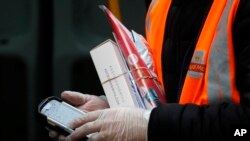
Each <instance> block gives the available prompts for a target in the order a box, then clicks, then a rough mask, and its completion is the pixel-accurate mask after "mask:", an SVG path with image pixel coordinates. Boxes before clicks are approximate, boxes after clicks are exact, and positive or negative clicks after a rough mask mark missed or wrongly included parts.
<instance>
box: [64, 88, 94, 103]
mask: <svg viewBox="0 0 250 141" xmlns="http://www.w3.org/2000/svg"><path fill="white" fill-rule="evenodd" d="M61 97H62V99H63V100H65V101H67V102H69V103H70V104H73V105H82V104H85V103H86V102H87V100H88V97H89V95H87V94H82V93H79V92H72V91H64V92H62V94H61Z"/></svg>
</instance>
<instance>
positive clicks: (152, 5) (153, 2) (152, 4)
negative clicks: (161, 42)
mask: <svg viewBox="0 0 250 141" xmlns="http://www.w3.org/2000/svg"><path fill="white" fill-rule="evenodd" d="M157 1H158V0H153V1H152V2H151V4H150V7H149V9H148V14H147V17H146V28H147V31H148V33H150V26H151V23H150V13H151V10H152V9H153V7H154V6H155V4H156V2H157ZM148 35H150V34H148Z"/></svg>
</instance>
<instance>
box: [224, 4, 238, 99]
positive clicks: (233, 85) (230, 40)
mask: <svg viewBox="0 0 250 141" xmlns="http://www.w3.org/2000/svg"><path fill="white" fill-rule="evenodd" d="M239 3H240V0H235V1H234V3H233V9H232V10H231V12H230V15H229V18H228V23H229V24H228V27H227V28H228V31H229V32H228V34H229V35H228V37H229V42H230V44H229V46H230V51H229V58H230V59H231V62H232V64H231V65H230V70H232V71H231V75H230V76H231V78H230V80H231V83H232V84H231V88H232V91H233V93H232V100H233V101H234V102H235V103H240V96H239V93H238V91H237V90H236V84H235V81H234V80H235V69H234V68H235V63H234V54H233V52H234V49H233V35H232V23H233V21H234V17H235V15H236V12H237V8H238V6H239Z"/></svg>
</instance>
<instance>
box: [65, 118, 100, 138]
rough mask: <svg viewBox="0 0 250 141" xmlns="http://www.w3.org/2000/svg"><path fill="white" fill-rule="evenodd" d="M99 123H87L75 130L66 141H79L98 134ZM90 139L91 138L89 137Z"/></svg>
mask: <svg viewBox="0 0 250 141" xmlns="http://www.w3.org/2000/svg"><path fill="white" fill-rule="evenodd" d="M101 126H102V125H101V122H99V121H98V120H97V121H93V122H88V123H86V124H84V125H82V126H80V127H79V128H77V129H76V130H75V131H74V132H72V133H71V134H70V135H69V136H68V137H67V138H66V139H67V140H73V141H75V140H79V139H81V138H83V137H86V136H87V135H89V134H92V133H96V132H99V131H100V130H101ZM91 137H92V136H91Z"/></svg>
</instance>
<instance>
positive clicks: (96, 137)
mask: <svg viewBox="0 0 250 141" xmlns="http://www.w3.org/2000/svg"><path fill="white" fill-rule="evenodd" d="M107 139H108V138H107V137H105V136H104V135H103V134H102V133H95V134H93V135H92V136H91V137H89V138H88V141H106V140H107Z"/></svg>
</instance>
